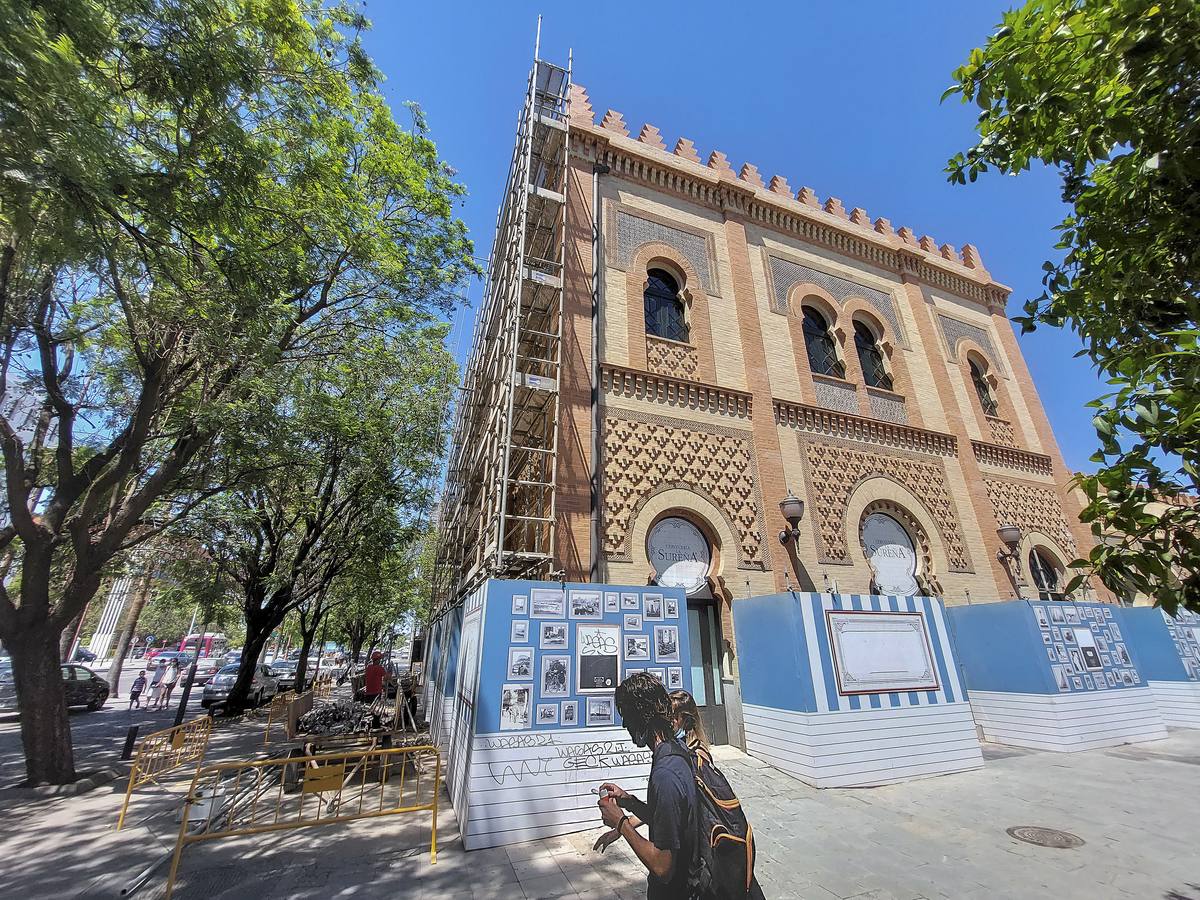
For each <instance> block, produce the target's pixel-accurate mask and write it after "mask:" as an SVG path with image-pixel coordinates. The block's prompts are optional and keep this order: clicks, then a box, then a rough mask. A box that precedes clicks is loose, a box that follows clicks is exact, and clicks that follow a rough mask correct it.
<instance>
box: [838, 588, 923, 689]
mask: <svg viewBox="0 0 1200 900" xmlns="http://www.w3.org/2000/svg"><path fill="white" fill-rule="evenodd" d="M825 624H826V627H827V628H828V629H829V644H830V647H831V649H832V650H833V669H834V674H835V675H836V677H837V685H838V693H839V694H843V695H846V694H874V693H890V692H896V691H936V690H938V689H939V688H940V687H941V685H940V683H939V681H938V676H937V669H936V667H935V666H934V662H933V650H932V649H931V648H930V646H929V629H928V626H927V625H926V622H925V614H924V613H919V612H912V613H910V612H864V611H858V610H834V609H827V610H825Z"/></svg>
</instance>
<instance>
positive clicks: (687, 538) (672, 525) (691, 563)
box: [646, 518, 712, 594]
mask: <svg viewBox="0 0 1200 900" xmlns="http://www.w3.org/2000/svg"><path fill="white" fill-rule="evenodd" d="M646 554H647V555H648V556H649V557H650V565H651V566H653V567H654V574H655V576H656V578H657V581H658V583H659V584H661V585H663V586H664V587H679V588H683V589H684V590H685V591H687V592H688V593H689V594H690V593H692V592H693V591H697V590H699V589H700V588H702V587H703V586H704V581H705V579H706V578H707V577H708V567H709V564H710V563H711V562H712V552H711V551H710V550H709V547H708V541H707V540H706V539H705V537H704V535H703V534H701V533H700V529H699V528H697V527H696V526H695V525H693V524H692V523H691V522H689V521H688V520H687V519H679V518H670V519H662V520H660V521H658V522H657V523H655V525H654V527H653V528H651V529H650V534H649V536H647V538H646Z"/></svg>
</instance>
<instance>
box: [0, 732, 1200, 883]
mask: <svg viewBox="0 0 1200 900" xmlns="http://www.w3.org/2000/svg"><path fill="white" fill-rule="evenodd" d="M719 756H720V765H721V766H722V768H723V769H724V770H725V771H726V773H727V774H728V775H729V777H730V780H731V781H732V782H733V783H734V785H735V787H736V788H737V790H738V792H739V794H740V795H741V796H742V798H743V800H744V801H745V804H746V807H747V810H748V812H749V814H750V816H751V819H752V821H753V823H754V826H755V833H756V835H757V836H758V842H759V851H760V856H759V877H760V880H761V882H762V884H763V888H764V891H765V893H766V896H767V897H768V898H769V900H790V898H805V900H809V898H813V900H829V898H834V897H836V898H842V900H845V898H855V900H868V898H870V900H887V898H904V900H914V898H928V900H938V898H955V900H970V898H983V897H987V898H1001V900H1003V898H1022V900H1026V898H1041V897H1053V898H1060V900H1070V898H1081V900H1082V898H1088V900H1095V898H1102V900H1108V898H1162V900H1200V887H1196V886H1197V885H1200V850H1198V849H1197V843H1196V840H1195V832H1196V824H1195V823H1196V818H1195V816H1196V798H1197V796H1198V790H1197V784H1198V783H1200V782H1198V776H1200V732H1197V731H1184V730H1178V731H1172V732H1171V734H1170V737H1169V738H1168V739H1167V740H1165V741H1158V742H1155V743H1152V744H1142V745H1137V746H1125V747H1116V748H1111V749H1107V750H1096V751H1089V752H1086V753H1079V754H1069V755H1068V754H1054V753H1042V752H1033V751H1022V750H1016V749H1014V748H1007V747H994V746H989V747H987V748H985V757H986V758H987V765H986V767H985V768H984V769H982V770H979V771H977V772H969V773H964V774H959V775H951V776H945V777H942V778H933V779H926V780H922V781H911V782H906V783H904V784H898V785H892V786H889V787H883V788H873V789H859V790H825V791H818V790H815V789H813V788H809V787H807V786H806V785H803V784H801V783H800V782H797V781H795V780H793V779H791V778H789V777H787V776H785V775H782V774H780V773H778V772H776V771H775V770H773V769H771V768H769V767H767V766H765V765H764V764H762V763H760V762H759V761H757V760H754V759H752V758H749V757H747V756H745V755H743V754H741V753H738V752H737V751H735V750H729V749H721V750H720V751H719ZM443 797H444V794H443ZM119 800H120V793H119V791H115V790H114V791H113V792H108V793H106V792H104V791H103V790H101V791H98V792H94V793H93V794H90V795H86V796H85V797H83V798H77V799H75V800H72V801H69V802H68V801H61V802H60V803H59V804H58V805H56V806H53V807H52V808H53V809H54V810H56V811H54V812H52V813H49V814H48V813H47V812H46V809H48V808H49V807H44V808H43V809H42V810H41V811H40V812H37V813H36V815H27V816H26V817H25V818H24V819H23V820H22V821H23V825H22V826H21V828H20V829H18V830H17V831H15V832H14V828H13V827H9V826H11V825H12V823H13V822H14V819H13V818H12V817H9V818H8V819H7V821H6V827H4V828H3V830H0V859H5V860H6V866H5V869H6V872H5V875H6V878H8V877H9V873H12V877H13V878H14V880H12V881H6V882H5V888H6V893H7V891H8V889H9V888H10V887H11V888H13V892H12V894H11V895H12V896H22V897H43V896H54V897H56V898H72V897H89V898H90V897H101V896H116V894H115V893H114V892H112V887H113V885H114V884H116V881H117V880H115V879H114V878H112V877H109V878H107V880H106V879H105V878H101V877H99V874H100V872H101V871H102V870H103V871H125V872H128V871H131V870H132V869H134V868H135V866H134V865H133V859H132V857H130V856H129V855H128V854H129V852H131V851H133V852H136V855H137V856H138V857H139V859H138V864H139V865H140V864H144V863H143V862H142V860H143V859H145V858H150V857H154V856H157V857H159V858H161V856H162V854H163V852H164V851H163V848H164V847H165V846H166V845H167V844H169V843H170V841H171V839H172V838H173V834H174V817H173V813H172V812H170V810H169V809H167V808H166V807H163V806H160V807H159V808H158V810H157V811H156V812H154V813H153V814H151V815H150V816H149V817H148V818H146V819H143V820H142V821H141V822H139V825H138V828H137V829H135V831H134V832H131V833H130V834H129V836H128V838H124V837H122V836H123V835H125V834H126V833H125V832H122V836H117V835H113V834H111V824H112V820H113V819H115V805H116V804H117V803H119ZM448 807H449V804H448V803H446V804H444V805H443V808H442V814H441V816H440V822H439V832H440V834H439V845H440V848H441V851H440V853H439V858H438V863H437V865H435V866H431V865H430V864H429V858H428V819H427V817H426V816H424V815H421V816H420V817H418V818H404V819H402V818H400V817H388V818H381V819H373V820H369V821H365V822H358V823H353V824H349V825H336V826H330V827H322V828H312V829H305V830H301V831H296V832H286V833H280V834H276V835H260V836H257V837H254V838H249V839H231V840H223V841H216V842H213V843H211V844H205V845H197V846H195V847H192V848H190V849H189V850H188V851H187V854H186V855H185V857H184V864H183V866H182V868H181V877H180V882H179V886H178V889H177V891H176V894H175V896H176V897H177V898H178V900H233V898H244V897H253V898H255V900H273V898H281V900H282V898H313V900H316V898H321V900H327V898H341V897H352V898H356V900H358V898H363V900H369V898H376V897H379V898H384V897H387V898H395V897H405V898H410V897H411V898H415V900H425V898H430V900H432V898H435V897H436V898H449V900H492V898H496V900H500V898H503V900H522V898H529V900H541V898H553V897H578V898H580V900H612V898H621V900H634V898H640V897H644V896H645V875H644V870H643V869H642V868H641V866H640V865H639V864H638V863H637V861H636V860H635V859H634V858H633V856H632V854H631V853H630V852H629V851H628V849H627V848H626V847H625V845H624V844H623V843H618V844H616V845H614V846H613V847H611V848H610V849H609V850H608V851H607V852H606V853H604V854H603V855H601V854H598V853H595V852H593V851H592V850H591V845H592V842H593V840H594V839H595V836H596V835H597V834H598V833H599V831H600V830H599V829H597V830H594V831H592V832H589V833H585V834H577V835H570V836H566V837H560V838H555V839H553V840H547V841H542V842H533V843H528V844H521V845H516V846H512V847H508V848H500V849H493V850H483V851H475V852H472V853H466V852H465V851H463V850H462V847H461V841H460V840H459V838H458V835H457V831H456V823H455V821H454V816H453V813H452V812H451V811H450V810H449V808H448ZM0 812H3V810H0ZM10 812H12V810H10ZM23 812H26V813H34V812H35V811H34V810H23ZM1013 825H1039V826H1045V827H1050V828H1059V829H1063V830H1066V831H1069V832H1071V833H1073V834H1076V835H1078V836H1079V837H1081V838H1083V840H1084V841H1085V842H1086V843H1085V844H1084V845H1083V846H1082V847H1079V848H1077V849H1073V850H1051V849H1046V848H1042V847H1036V846H1031V845H1029V844H1023V843H1020V842H1018V841H1016V840H1014V839H1013V838H1010V837H1009V836H1008V835H1007V834H1006V833H1005V829H1006V828H1007V827H1009V826H1013ZM93 831H96V832H97V834H96V835H93V834H92V832H93ZM106 832H107V833H106ZM55 834H70V840H69V841H65V842H60V841H53V836H54V835H55ZM89 839H91V840H94V841H95V843H94V844H92V846H91V847H90V848H89V847H88V844H87V841H88V840H89ZM50 841H53V843H52V844H49V845H50V846H54V847H55V848H56V849H55V852H54V853H44V852H43V853H39V850H38V848H39V847H46V846H48V844H47V842H50ZM167 849H169V848H167ZM81 853H82V854H87V856H88V858H89V859H90V860H91V861H92V862H91V864H90V865H89V866H84V865H83V861H82V856H81ZM14 854H15V856H14ZM64 854H65V855H64ZM76 857H79V858H78V859H77V858H76ZM14 859H17V860H19V864H18V865H15V866H14V865H13V864H12V863H13V860H14ZM165 875H166V870H165V867H164V868H163V869H162V870H161V871H160V873H159V876H158V877H157V878H156V879H155V880H154V881H153V882H152V883H151V884H150V886H148V888H147V889H145V890H143V891H141V892H139V893H138V894H135V895H134V896H135V897H136V898H143V897H145V898H157V897H161V895H162V885H163V884H164V882H165ZM85 876H90V877H85ZM40 879H44V880H40Z"/></svg>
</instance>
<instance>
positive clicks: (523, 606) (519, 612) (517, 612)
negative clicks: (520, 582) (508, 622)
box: [512, 594, 529, 616]
mask: <svg viewBox="0 0 1200 900" xmlns="http://www.w3.org/2000/svg"><path fill="white" fill-rule="evenodd" d="M512 614H513V615H514V616H525V615H528V614H529V597H527V596H526V595H525V594H513V602H512Z"/></svg>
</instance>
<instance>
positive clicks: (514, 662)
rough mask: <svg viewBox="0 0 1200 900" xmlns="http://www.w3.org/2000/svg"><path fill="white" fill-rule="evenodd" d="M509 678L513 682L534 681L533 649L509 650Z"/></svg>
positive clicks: (517, 648)
mask: <svg viewBox="0 0 1200 900" xmlns="http://www.w3.org/2000/svg"><path fill="white" fill-rule="evenodd" d="M508 677H509V679H511V680H513V681H533V648H532V647H510V648H509V649H508Z"/></svg>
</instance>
